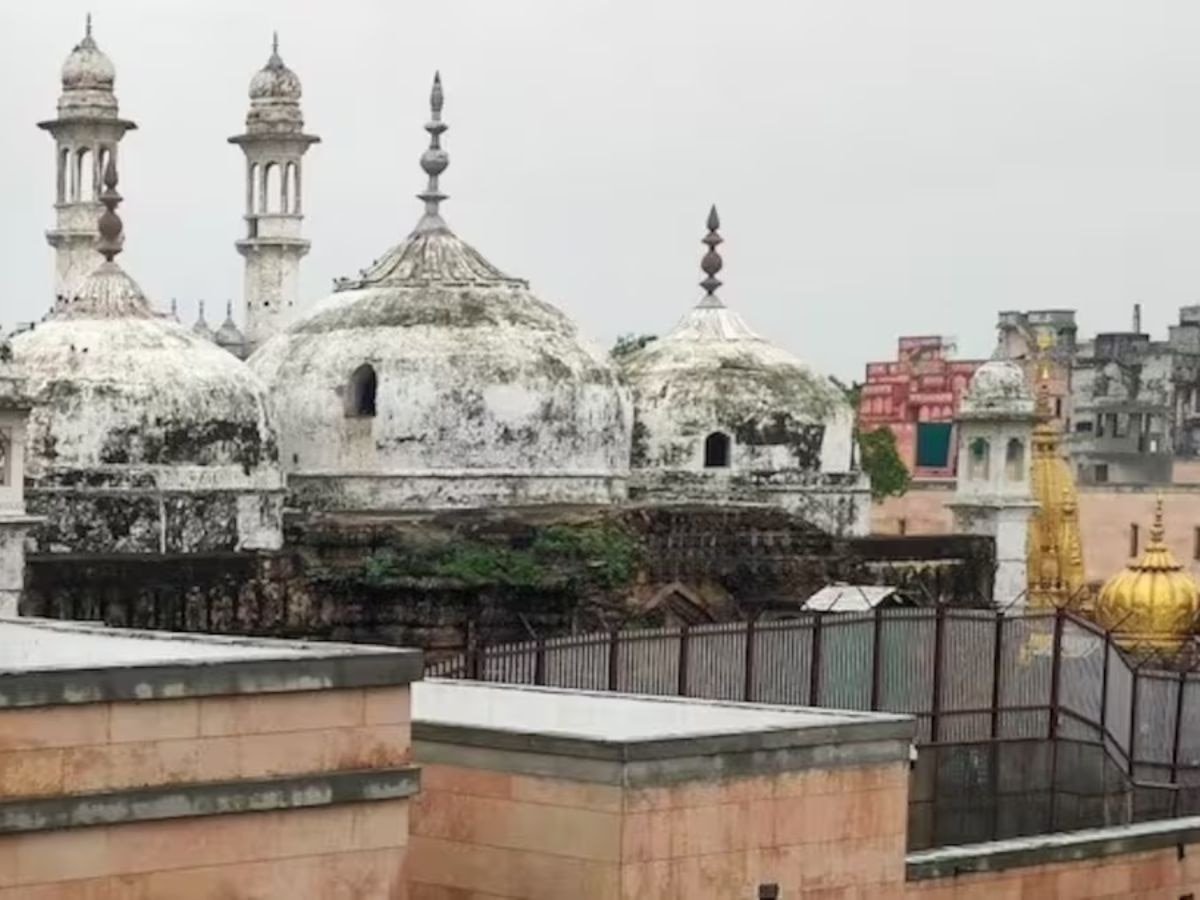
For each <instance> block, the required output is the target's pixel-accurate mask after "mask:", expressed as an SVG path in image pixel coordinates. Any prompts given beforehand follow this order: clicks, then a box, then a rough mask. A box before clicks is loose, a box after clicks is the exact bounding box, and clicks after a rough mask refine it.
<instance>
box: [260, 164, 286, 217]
mask: <svg viewBox="0 0 1200 900" xmlns="http://www.w3.org/2000/svg"><path fill="white" fill-rule="evenodd" d="M281 181H282V179H281V178H280V175H279V164H278V163H273V162H272V163H267V164H266V165H265V166H264V167H263V203H262V211H263V212H264V213H268V214H270V213H277V212H279V211H280V209H281V207H280V201H281V200H282V198H283V187H282V185H281V184H280V182H281Z"/></svg>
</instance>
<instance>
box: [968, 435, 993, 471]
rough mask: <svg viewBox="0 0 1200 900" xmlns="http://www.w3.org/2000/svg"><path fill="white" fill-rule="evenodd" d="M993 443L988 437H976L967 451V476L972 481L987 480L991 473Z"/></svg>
mask: <svg viewBox="0 0 1200 900" xmlns="http://www.w3.org/2000/svg"><path fill="white" fill-rule="evenodd" d="M991 463H992V445H991V444H989V443H988V442H987V439H986V438H981V437H978V438H975V440H973V441H971V446H970V448H969V450H968V452H967V477H968V478H969V479H970V480H971V481H987V480H988V477H989V476H990V474H991Z"/></svg>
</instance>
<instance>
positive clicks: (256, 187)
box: [246, 162, 262, 237]
mask: <svg viewBox="0 0 1200 900" xmlns="http://www.w3.org/2000/svg"><path fill="white" fill-rule="evenodd" d="M261 195H262V173H261V172H260V170H259V167H258V163H256V162H252V163H250V169H249V171H248V172H247V173H246V215H248V216H253V215H256V214H257V213H258V211H259V207H258V202H259V201H258V198H259V197H260V196H261ZM251 237H253V235H251Z"/></svg>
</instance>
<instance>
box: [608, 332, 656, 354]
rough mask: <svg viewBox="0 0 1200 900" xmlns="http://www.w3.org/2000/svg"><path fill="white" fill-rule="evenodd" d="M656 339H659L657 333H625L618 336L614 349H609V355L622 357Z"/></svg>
mask: <svg viewBox="0 0 1200 900" xmlns="http://www.w3.org/2000/svg"><path fill="white" fill-rule="evenodd" d="M656 340H658V335H656V334H623V335H621V336H620V337H618V338H617V340H616V343H614V344H613V345H612V349H611V350H609V351H608V355H609V357H610V358H611V359H622V358H623V357H626V356H628V355H629V354H630V353H636V352H637V351H638V350H641V349H642V348H643V347H645V346H646V345H647V344H649V343H650V342H651V341H656Z"/></svg>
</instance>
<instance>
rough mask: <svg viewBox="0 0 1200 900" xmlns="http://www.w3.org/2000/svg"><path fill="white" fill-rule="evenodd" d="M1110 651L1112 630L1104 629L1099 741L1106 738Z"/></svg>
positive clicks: (1102, 741) (1103, 740)
mask: <svg viewBox="0 0 1200 900" xmlns="http://www.w3.org/2000/svg"><path fill="white" fill-rule="evenodd" d="M1111 652H1112V632H1110V631H1109V630H1108V629H1107V628H1106V629H1105V630H1104V656H1103V658H1102V659H1103V661H1102V663H1101V664H1102V665H1103V666H1104V670H1103V671H1102V672H1101V673H1100V742H1101V743H1104V742H1105V741H1106V740H1108V657H1109V654H1110V653H1111Z"/></svg>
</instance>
